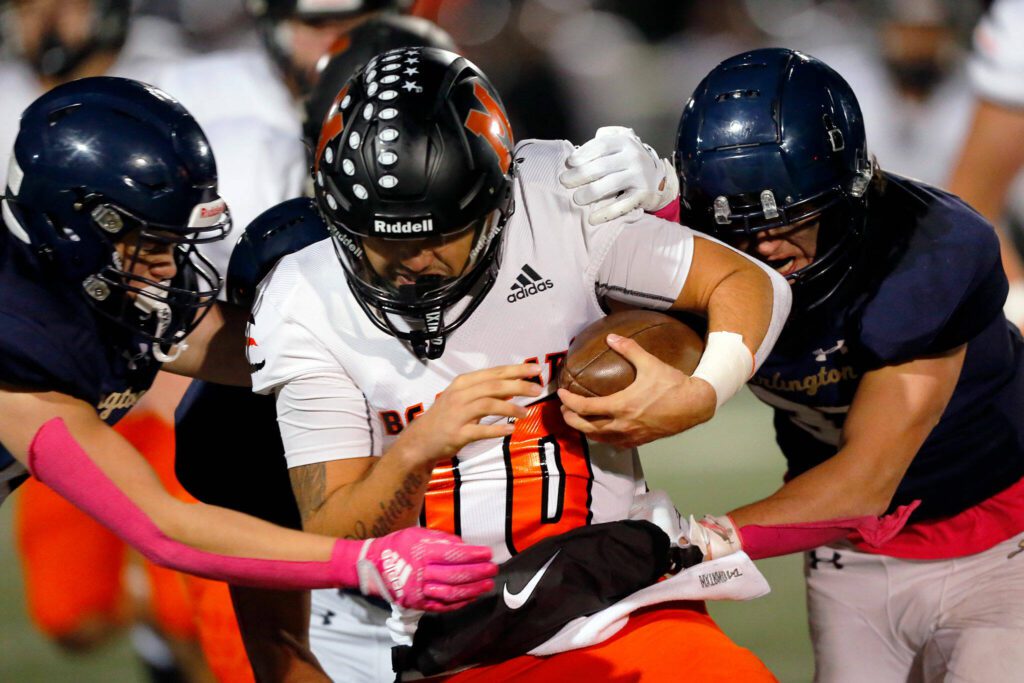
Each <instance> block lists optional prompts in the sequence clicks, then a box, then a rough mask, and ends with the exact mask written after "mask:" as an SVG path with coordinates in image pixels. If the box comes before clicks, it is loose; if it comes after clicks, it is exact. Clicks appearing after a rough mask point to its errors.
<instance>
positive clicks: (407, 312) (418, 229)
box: [313, 47, 513, 358]
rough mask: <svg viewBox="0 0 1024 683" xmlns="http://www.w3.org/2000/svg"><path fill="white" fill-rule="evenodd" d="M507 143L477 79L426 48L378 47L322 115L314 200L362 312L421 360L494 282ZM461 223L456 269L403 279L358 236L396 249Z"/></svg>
mask: <svg viewBox="0 0 1024 683" xmlns="http://www.w3.org/2000/svg"><path fill="white" fill-rule="evenodd" d="M512 144H513V143H512V131H511V128H510V127H509V123H508V117H507V116H506V114H505V109H504V107H503V106H502V104H501V100H500V99H499V98H498V95H497V93H496V92H495V90H494V88H493V86H492V85H491V84H490V82H489V81H488V80H487V77H486V76H485V75H484V74H483V73H482V72H481V71H480V70H479V69H478V68H477V67H476V66H474V65H473V64H472V63H471V62H470V61H469V60H467V59H465V58H463V57H460V56H459V55H457V54H454V53H452V52H447V51H445V50H438V49H436V48H420V47H415V48H403V49H398V50H392V51H390V52H385V53H383V54H380V55H377V56H376V57H374V58H373V59H371V60H370V61H369V62H368V63H367V64H366V66H365V67H364V68H363V70H362V71H360V72H359V73H358V74H356V75H355V76H354V77H353V78H352V79H351V80H350V81H349V82H348V83H346V84H345V86H344V87H343V88H342V90H341V92H339V93H338V94H337V96H336V97H335V100H334V103H333V104H332V105H331V108H330V111H329V112H328V114H327V118H326V119H325V121H324V124H323V128H322V131H321V133H320V140H319V142H318V144H317V148H316V151H315V154H314V162H313V175H314V188H315V192H316V199H317V204H318V206H319V207H320V211H322V212H323V214H324V217H325V218H326V219H327V223H328V227H329V228H330V230H331V234H332V236H333V238H334V241H335V247H336V251H337V252H338V257H339V259H340V260H341V264H342V266H343V267H344V269H345V273H346V275H347V277H348V281H349V285H350V286H351V287H352V290H353V292H354V293H355V295H356V298H357V299H358V300H359V301H360V303H361V305H362V306H363V308H364V310H365V311H366V312H367V314H368V315H369V316H370V318H371V319H372V320H373V321H374V323H375V324H377V326H378V327H380V328H381V329H382V330H384V331H386V332H388V333H390V334H392V335H394V336H396V337H398V338H399V339H402V340H405V341H407V342H408V343H409V344H410V345H411V346H412V348H413V350H414V351H415V352H416V354H417V355H418V356H419V357H420V358H437V357H439V356H440V355H441V353H442V352H443V351H444V340H445V335H446V334H448V333H450V332H452V331H454V330H455V329H456V328H457V327H458V326H459V325H461V324H462V323H463V322H464V321H465V320H466V319H468V317H469V315H470V314H471V313H472V311H473V309H474V308H475V306H476V304H478V303H479V302H480V301H481V300H482V299H483V295H484V294H485V293H486V292H487V290H488V289H489V288H490V286H491V284H492V283H493V282H494V276H495V273H496V271H497V265H498V263H497V262H498V259H497V254H498V247H499V244H500V236H501V234H502V229H503V228H504V225H505V222H506V221H507V220H508V218H509V216H510V215H511V213H512ZM467 230H473V231H474V240H473V246H472V250H471V252H470V254H469V261H468V263H467V264H466V265H465V267H464V268H463V270H462V272H461V274H460V275H459V276H457V277H452V278H442V277H440V276H437V275H427V276H420V277H419V278H417V280H416V282H415V283H413V284H408V285H402V286H395V285H393V284H391V283H390V282H389V281H387V280H385V279H384V278H382V277H380V276H379V275H378V274H377V273H376V272H375V271H374V269H373V268H372V267H371V265H370V263H369V261H368V260H367V258H366V255H365V253H364V250H363V246H362V240H363V239H364V238H367V237H373V238H379V239H385V240H391V241H392V243H393V244H394V245H395V249H400V248H402V243H403V242H408V241H409V240H422V239H424V238H446V237H450V236H456V235H463V234H465V232H466V231H467ZM465 297H468V302H467V303H466V305H465V306H463V307H462V309H461V311H460V312H458V313H457V314H454V315H453V316H452V318H453V319H451V320H447V319H446V315H447V314H448V313H451V311H449V310H448V309H450V308H451V307H452V306H453V305H454V304H456V303H458V302H460V301H462V300H463V299H464V298H465ZM393 316H397V317H398V318H400V319H401V320H397V321H396V319H395V318H394V317H393Z"/></svg>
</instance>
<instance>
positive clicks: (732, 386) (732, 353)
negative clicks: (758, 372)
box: [693, 330, 754, 410]
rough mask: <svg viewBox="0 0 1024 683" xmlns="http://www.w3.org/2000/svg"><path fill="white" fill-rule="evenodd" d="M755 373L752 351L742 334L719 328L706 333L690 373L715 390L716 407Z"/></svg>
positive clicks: (720, 405) (731, 395)
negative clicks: (698, 358) (702, 346)
mask: <svg viewBox="0 0 1024 683" xmlns="http://www.w3.org/2000/svg"><path fill="white" fill-rule="evenodd" d="M753 374H754V354H752V353H750V349H748V348H747V345H746V344H744V343H743V336H742V335H739V334H736V333H735V332H725V331H722V330H718V331H716V332H712V333H711V334H709V335H708V341H707V344H706V345H705V347H704V355H702V356H701V357H700V363H698V364H697V369H696V370H694V371H693V376H694V377H698V378H700V379H702V380H704V381H705V382H707V383H708V384H710V385H711V386H712V388H714V390H715V409H716V410H717V409H718V408H721V407H722V404H723V403H725V402H726V401H728V400H729V399H730V398H732V397H733V396H735V395H736V392H738V391H739V390H740V388H741V387H742V386H743V385H744V384H746V383H747V380H748V379H750V376H751V375H753Z"/></svg>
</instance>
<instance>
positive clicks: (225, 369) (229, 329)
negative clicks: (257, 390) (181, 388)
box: [163, 301, 250, 386]
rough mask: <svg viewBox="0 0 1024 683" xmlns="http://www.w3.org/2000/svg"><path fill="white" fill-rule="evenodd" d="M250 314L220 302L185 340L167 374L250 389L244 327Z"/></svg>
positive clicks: (167, 368) (167, 364)
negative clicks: (184, 345) (179, 353)
mask: <svg viewBox="0 0 1024 683" xmlns="http://www.w3.org/2000/svg"><path fill="white" fill-rule="evenodd" d="M248 317H249V312H248V311H247V310H245V309H243V308H240V307H238V306H232V305H231V304H228V303H224V302H223V301H218V302H217V303H215V304H214V305H213V306H212V307H211V308H210V311H209V313H207V314H206V316H205V317H204V318H203V319H202V321H200V323H199V325H198V326H197V327H196V329H194V330H193V331H192V333H191V334H189V336H188V338H187V339H186V347H185V350H184V351H182V353H181V355H180V356H178V357H177V358H176V359H175V360H173V361H171V362H170V363H165V364H164V366H163V369H164V370H167V371H169V372H173V373H174V374H176V375H185V376H188V377H196V378H198V379H203V380H206V381H209V382H216V383H217V384H230V385H233V386H249V384H250V379H249V364H248V361H247V360H246V357H245V341H246V337H245V325H246V321H247V320H248Z"/></svg>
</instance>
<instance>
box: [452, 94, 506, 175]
mask: <svg viewBox="0 0 1024 683" xmlns="http://www.w3.org/2000/svg"><path fill="white" fill-rule="evenodd" d="M473 94H474V95H476V99H477V101H478V102H480V104H482V105H483V106H484V109H486V110H487V113H486V114H485V113H484V112H482V111H480V110H478V109H470V110H469V115H468V116H466V122H465V124H463V125H465V126H466V128H467V129H469V130H470V131H472V132H473V133H476V134H477V135H478V136H480V137H482V138H483V139H484V140H486V141H487V144H489V145H490V146H491V149H493V150H494V153H495V154H497V155H498V164H499V165H500V166H501V172H502V173H508V167H509V166H510V165H511V164H512V127H511V126H509V125H508V119H507V118H506V117H505V112H504V111H502V109H501V105H500V104H498V102H497V100H495V99H494V98H493V97H492V96H491V93H489V92H487V88H485V87H483V86H482V85H480V84H479V83H474V84H473Z"/></svg>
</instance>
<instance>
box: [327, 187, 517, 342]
mask: <svg viewBox="0 0 1024 683" xmlns="http://www.w3.org/2000/svg"><path fill="white" fill-rule="evenodd" d="M510 214H511V211H510V202H507V203H506V205H505V206H504V207H502V208H500V209H496V210H494V211H492V212H490V213H489V214H487V215H486V216H484V217H483V218H481V219H479V220H477V221H474V222H473V223H472V224H471V225H470V226H468V227H466V228H465V229H463V230H461V231H458V232H454V233H448V234H444V235H440V236H438V237H436V238H433V240H432V242H433V243H435V244H439V245H445V244H450V243H451V242H453V241H456V240H459V239H461V238H463V237H464V236H465V235H466V233H467V232H470V231H472V233H473V238H472V243H471V245H470V247H469V251H468V254H467V256H466V259H465V264H464V265H463V266H462V268H461V270H460V272H459V274H458V275H455V276H451V277H445V276H442V275H437V274H426V275H420V276H418V277H416V278H415V281H414V282H410V283H408V284H395V282H394V281H393V279H392V277H393V274H390V273H385V274H381V273H378V271H377V269H375V268H374V266H373V265H372V264H371V259H370V257H369V255H368V254H367V252H366V249H365V248H364V244H363V239H364V238H362V237H360V236H359V235H355V234H352V233H349V232H348V231H346V230H344V229H342V228H338V227H336V226H334V225H333V224H331V226H330V232H331V235H332V238H333V242H334V247H335V252H336V253H337V255H338V259H339V261H341V264H342V267H343V268H344V270H345V275H346V277H347V279H348V282H349V286H350V287H352V289H353V290H354V291H355V294H356V299H357V300H358V301H359V304H360V306H361V307H362V308H363V310H364V311H366V313H367V314H368V315H369V317H370V319H371V320H372V321H373V323H374V324H375V325H376V326H377V327H378V328H380V329H381V330H383V331H385V332H387V333H388V334H391V335H393V336H395V337H397V338H399V339H401V340H403V341H405V342H407V343H409V344H410V345H411V346H412V347H413V350H414V351H415V353H416V355H417V356H418V357H420V358H428V359H436V358H439V357H440V356H441V354H442V353H443V352H444V343H445V335H447V334H450V333H451V332H453V331H455V330H456V329H457V328H458V327H459V326H460V325H461V324H462V323H463V322H465V321H466V320H467V319H468V318H469V315H470V314H471V313H472V312H473V310H474V309H475V308H476V306H477V304H479V303H480V301H482V300H483V294H484V293H485V290H486V289H487V288H489V287H490V285H491V284H492V283H493V281H494V277H495V274H496V271H497V266H498V264H499V247H500V243H501V236H502V232H503V230H504V227H505V223H506V221H507V220H508V217H509V215H510ZM375 239H377V240H379V241H378V242H377V244H378V245H383V246H384V250H383V251H387V250H388V247H389V246H391V244H393V247H394V249H401V248H402V247H403V244H402V243H403V242H409V241H410V240H408V239H407V238H406V239H402V238H395V239H386V238H375ZM416 241H417V242H419V241H421V240H416ZM422 241H423V242H425V241H426V240H422ZM389 243H390V244H389ZM413 248H414V249H415V247H413ZM424 248H429V247H428V246H426V245H424ZM388 265H389V266H390V265H394V264H393V263H392V264H388ZM470 294H474V295H475V296H473V297H472V299H471V300H470V301H469V302H466V303H465V304H464V305H461V306H460V304H463V300H464V298H465V297H466V296H467V295H470ZM449 316H451V317H449Z"/></svg>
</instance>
